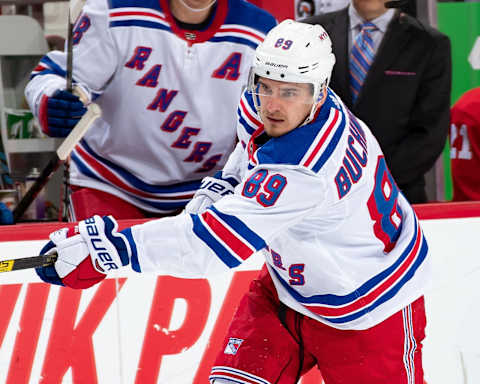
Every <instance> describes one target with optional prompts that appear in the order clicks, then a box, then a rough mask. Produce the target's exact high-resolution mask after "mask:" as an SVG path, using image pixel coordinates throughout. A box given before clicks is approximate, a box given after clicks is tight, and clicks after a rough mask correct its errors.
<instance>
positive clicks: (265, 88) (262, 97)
mask: <svg viewBox="0 0 480 384" xmlns="http://www.w3.org/2000/svg"><path fill="white" fill-rule="evenodd" d="M256 89H257V92H256V93H257V97H258V98H259V101H260V117H261V118H262V121H263V124H264V128H265V131H266V132H267V134H268V135H269V136H272V137H278V136H282V135H284V134H286V133H288V132H290V131H292V130H293V129H295V128H297V127H298V126H299V125H300V124H301V123H303V121H304V120H305V119H306V118H307V116H308V115H309V114H310V111H311V109H312V104H313V97H312V90H311V86H310V84H303V83H286V82H283V81H275V80H270V79H265V78H263V77H261V78H260V79H259V80H258V83H257V87H256Z"/></svg>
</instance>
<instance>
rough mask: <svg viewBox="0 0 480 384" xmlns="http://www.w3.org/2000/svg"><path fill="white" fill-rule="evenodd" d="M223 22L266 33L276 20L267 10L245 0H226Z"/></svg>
mask: <svg viewBox="0 0 480 384" xmlns="http://www.w3.org/2000/svg"><path fill="white" fill-rule="evenodd" d="M225 24H240V25H244V26H246V27H250V28H253V29H256V30H257V31H260V32H263V33H267V32H268V31H269V30H270V29H272V28H273V27H274V26H275V25H276V24H277V21H276V20H275V18H274V17H273V16H272V15H271V14H270V13H269V12H267V11H265V10H264V9H261V8H259V7H257V6H256V5H253V4H251V3H248V2H246V1H245V0H228V14H227V18H226V19H225Z"/></svg>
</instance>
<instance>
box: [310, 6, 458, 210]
mask: <svg viewBox="0 0 480 384" xmlns="http://www.w3.org/2000/svg"><path fill="white" fill-rule="evenodd" d="M387 2H388V1H386V0H352V1H351V4H350V5H349V6H348V7H347V8H345V9H343V10H340V11H336V12H331V13H326V14H323V15H318V16H313V17H310V18H308V19H305V20H302V21H304V22H307V23H310V24H321V25H322V26H323V27H324V28H325V29H326V30H327V32H328V34H329V35H330V38H331V39H332V43H333V52H334V54H335V56H336V58H337V63H336V64H335V67H334V69H333V74H332V79H331V83H330V86H331V88H332V89H333V90H334V91H335V92H336V93H337V94H338V95H339V96H340V97H341V98H342V100H343V101H344V102H345V103H346V104H347V106H348V107H349V108H350V109H351V110H352V112H353V113H354V114H355V115H357V116H358V117H360V118H361V119H362V120H364V121H365V122H366V123H367V125H368V126H369V127H371V129H372V131H373V133H374V135H375V136H376V138H377V140H378V141H379V143H380V145H381V147H382V149H383V152H384V154H385V158H386V160H387V164H388V166H389V167H390V170H391V172H392V174H393V176H394V178H395V180H396V182H397V184H398V186H399V187H400V189H401V190H402V192H403V193H404V194H405V196H406V197H407V199H408V200H409V201H410V202H411V203H425V202H427V195H426V191H425V177H424V175H425V173H426V172H427V171H428V170H429V169H430V168H432V166H433V165H434V164H435V161H436V160H437V158H438V156H439V155H440V153H441V152H442V149H443V147H444V145H445V141H446V138H447V133H448V128H449V123H450V90H451V53H450V40H449V38H448V37H447V36H446V35H443V34H442V33H440V32H438V31H437V30H435V29H433V28H431V27H429V26H427V25H425V24H423V23H421V22H420V21H419V20H417V19H415V18H413V17H412V16H409V15H407V14H405V13H403V12H402V11H400V10H398V9H397V10H395V9H387V8H386V7H385V3H387ZM366 22H370V23H366ZM366 24H368V25H370V27H371V29H370V31H369V34H370V35H369V38H370V40H369V45H370V46H371V47H370V48H372V49H373V52H372V60H371V64H370V66H369V67H368V69H366V70H365V73H366V75H365V77H364V80H363V82H362V84H361V86H360V87H358V84H357V85H356V86H357V90H352V89H351V87H352V86H353V84H352V83H353V82H354V80H350V79H351V74H350V70H351V67H352V66H354V64H351V59H352V58H353V55H352V54H353V51H352V47H353V46H355V44H356V43H357V42H358V36H359V35H360V34H361V33H362V25H366ZM372 25H373V27H372ZM351 55H352V56H351ZM353 92H356V94H355V95H353V96H352V93H353Z"/></svg>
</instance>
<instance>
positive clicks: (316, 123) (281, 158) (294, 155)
mask: <svg viewBox="0 0 480 384" xmlns="http://www.w3.org/2000/svg"><path fill="white" fill-rule="evenodd" d="M332 108H333V109H336V110H337V111H339V113H340V116H341V117H340V118H341V123H340V124H339V125H338V127H337V129H336V132H332V133H333V135H331V136H330V135H329V138H328V140H327V141H328V142H327V143H326V144H327V146H326V147H327V149H328V151H329V152H330V153H329V154H328V157H330V156H329V155H330V154H331V152H332V151H333V150H334V148H335V147H336V145H337V144H338V140H339V139H340V136H341V135H342V133H343V129H344V127H345V111H343V109H342V107H341V106H340V105H339V104H338V101H337V99H336V97H335V96H334V95H333V93H332V92H330V90H329V93H328V96H327V99H326V101H325V103H324V104H323V105H322V107H321V109H320V111H319V112H318V114H317V116H316V118H315V119H314V120H313V121H312V122H310V123H308V124H306V125H304V126H302V127H299V128H296V129H294V130H293V131H290V132H289V133H287V134H285V135H283V136H280V137H274V138H272V139H270V140H269V141H268V142H267V143H265V144H264V145H263V146H262V147H261V148H260V149H259V150H258V152H257V158H258V161H259V164H289V165H299V164H300V163H301V161H302V159H303V158H304V157H305V155H306V153H307V152H308V151H309V150H310V148H311V147H312V145H313V144H314V142H315V140H317V141H318V136H319V134H322V135H323V133H324V132H325V131H326V130H327V129H328V127H327V125H326V124H325V123H326V122H327V120H328V118H329V116H330V114H331V111H332ZM325 160H326V159H325ZM319 169H320V167H314V170H315V171H318V170H319Z"/></svg>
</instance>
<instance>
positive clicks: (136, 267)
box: [121, 228, 142, 272]
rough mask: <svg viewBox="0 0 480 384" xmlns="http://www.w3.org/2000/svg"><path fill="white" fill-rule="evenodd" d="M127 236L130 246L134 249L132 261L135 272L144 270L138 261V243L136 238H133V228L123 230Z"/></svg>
mask: <svg viewBox="0 0 480 384" xmlns="http://www.w3.org/2000/svg"><path fill="white" fill-rule="evenodd" d="M121 232H122V233H123V234H124V235H125V237H126V238H127V240H128V242H129V244H130V248H131V250H132V257H131V258H130V263H131V264H132V269H133V270H134V271H135V272H142V270H141V268H140V263H139V262H138V252H137V244H136V243H135V240H133V235H132V228H127V229H124V230H123V231H121Z"/></svg>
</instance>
